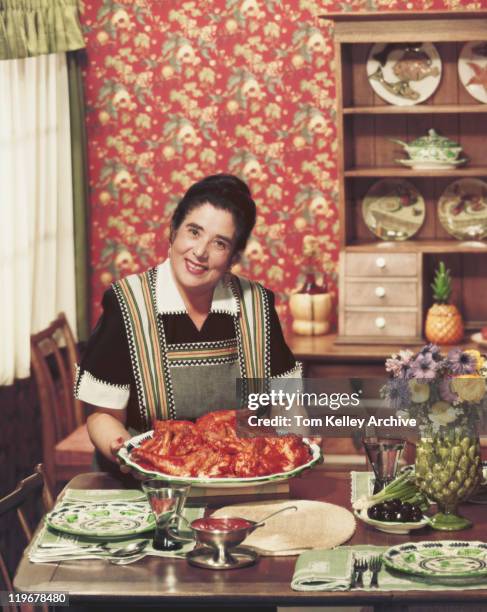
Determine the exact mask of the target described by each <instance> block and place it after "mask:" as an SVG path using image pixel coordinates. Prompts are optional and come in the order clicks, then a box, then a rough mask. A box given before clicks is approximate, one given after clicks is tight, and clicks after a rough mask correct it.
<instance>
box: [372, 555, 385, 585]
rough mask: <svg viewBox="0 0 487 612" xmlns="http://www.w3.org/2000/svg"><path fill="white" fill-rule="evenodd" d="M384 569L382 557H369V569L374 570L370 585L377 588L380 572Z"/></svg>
mask: <svg viewBox="0 0 487 612" xmlns="http://www.w3.org/2000/svg"><path fill="white" fill-rule="evenodd" d="M381 569H382V557H381V556H380V555H379V556H377V557H371V558H370V559H369V570H370V571H371V572H372V578H371V579H370V587H371V588H374V587H375V588H377V587H378V586H379V572H380V570H381Z"/></svg>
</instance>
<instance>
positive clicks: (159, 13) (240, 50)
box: [82, 0, 479, 322]
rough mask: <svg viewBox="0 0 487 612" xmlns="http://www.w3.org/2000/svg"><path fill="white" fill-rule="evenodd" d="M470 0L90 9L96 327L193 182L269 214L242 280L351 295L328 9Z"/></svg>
mask: <svg viewBox="0 0 487 612" xmlns="http://www.w3.org/2000/svg"><path fill="white" fill-rule="evenodd" d="M462 6H463V7H467V8H472V9H474V8H478V7H479V3H478V2H477V3H474V2H470V3H469V2H468V1H466V0H444V1H438V0H435V1H433V0H422V1H421V0H415V1H412V2H404V1H400V0H396V1H392V0H391V1H386V0H382V1H380V2H379V1H376V2H374V1H373V0H368V1H367V0H350V1H347V2H345V1H344V2H337V1H333V2H332V1H326V0H323V1H321V2H318V1H314V0H294V1H292V2H285V1H284V0H213V1H209V0H191V1H187V2H185V1H178V0H152V1H149V0H118V1H116V2H114V1H113V0H84V2H83V6H82V23H83V27H84V32H85V37H86V40H87V63H86V68H85V73H84V76H85V95H86V102H87V107H88V108H87V110H88V113H87V118H88V119H87V120H88V143H89V145H88V146H89V151H88V155H89V171H90V183H91V232H92V234H91V263H92V315H93V316H92V318H93V321H92V322H94V321H95V320H96V318H97V317H98V315H99V313H100V306H99V303H100V300H101V297H102V294H103V291H104V290H105V289H106V288H107V286H109V284H110V283H111V282H113V281H114V280H116V279H117V278H119V277H121V276H124V275H126V274H128V273H131V272H136V271H142V270H144V269H145V268H147V267H149V266H151V265H154V264H155V263H157V262H158V261H160V260H161V259H163V258H165V256H166V254H167V247H168V234H169V219H170V217H171V213H172V211H173V210H174V207H175V205H176V204H177V202H178V200H179V199H180V197H181V196H182V195H183V193H184V191H185V190H186V189H187V187H188V186H189V185H190V184H191V183H193V182H194V181H196V180H198V179H200V178H202V177H203V176H206V175H208V174H214V173H216V172H231V173H234V174H237V175H238V176H240V177H242V178H243V179H244V180H246V181H247V182H248V184H249V186H250V188H251V191H252V194H253V196H254V198H255V200H256V203H257V207H258V213H259V214H258V221H257V226H256V228H255V230H254V233H253V237H252V239H251V241H250V242H249V244H248V247H247V249H246V251H245V254H244V257H243V259H242V261H241V262H240V263H239V264H238V266H236V267H235V268H234V271H235V272H237V273H240V274H243V275H245V276H249V277H251V278H253V279H256V280H259V281H261V282H262V283H263V284H264V285H266V286H267V287H269V288H271V289H272V290H274V291H275V292H276V296H277V300H276V301H277V304H278V310H279V312H280V314H281V316H282V318H283V320H284V321H286V318H287V315H288V312H287V299H288V297H289V294H290V293H291V292H292V291H293V290H294V289H295V288H296V287H298V286H299V285H300V284H301V283H302V281H303V273H304V271H305V269H306V267H307V266H309V265H312V266H313V267H314V268H315V269H316V270H317V271H318V272H319V273H320V274H322V273H325V274H326V277H327V279H328V282H329V286H330V290H331V292H332V293H333V294H334V295H335V296H336V286H337V282H336V281H337V278H336V277H337V259H338V236H337V234H338V212H337V195H338V194H337V184H336V161H335V156H336V149H337V142H336V129H335V110H334V101H335V85H334V75H333V46H332V35H331V27H332V26H331V23H330V22H328V21H324V20H321V19H318V17H317V16H318V15H320V14H322V13H324V12H327V11H360V10H393V9H399V10H412V9H421V10H430V9H444V8H449V9H455V8H460V7H462Z"/></svg>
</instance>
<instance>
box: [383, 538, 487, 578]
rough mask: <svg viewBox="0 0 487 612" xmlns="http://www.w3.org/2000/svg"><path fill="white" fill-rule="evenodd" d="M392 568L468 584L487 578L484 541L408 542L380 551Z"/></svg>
mask: <svg viewBox="0 0 487 612" xmlns="http://www.w3.org/2000/svg"><path fill="white" fill-rule="evenodd" d="M382 559H383V561H384V564H385V565H386V566H387V567H388V568H389V569H391V570H394V571H397V572H400V573H402V574H408V575H410V576H415V577H418V578H422V579H424V580H425V581H426V582H437V583H443V584H462V583H463V584H467V583H469V582H476V581H484V580H485V579H486V578H487V543H485V542H463V541H456V540H444V541H436V542H407V543H406V544H399V545H397V546H392V547H391V548H389V549H388V550H386V552H385V553H384V554H383V556H382Z"/></svg>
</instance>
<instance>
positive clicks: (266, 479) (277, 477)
mask: <svg viewBox="0 0 487 612" xmlns="http://www.w3.org/2000/svg"><path fill="white" fill-rule="evenodd" d="M153 433H154V432H153V431H148V432H146V433H143V434H139V435H138V436H134V437H133V438H131V439H130V440H127V442H125V444H124V446H123V447H122V448H121V449H120V450H119V452H118V457H119V459H120V460H121V461H122V462H123V463H125V464H126V465H128V466H129V467H131V468H132V469H133V470H135V471H136V472H138V473H139V474H143V475H144V476H147V477H148V478H159V479H161V480H167V481H170V482H175V483H176V482H177V483H181V484H189V485H192V486H195V487H198V486H200V487H207V488H218V487H225V488H230V487H238V488H242V487H256V486H261V485H265V484H268V483H270V482H272V483H277V482H281V481H283V480H288V479H289V478H294V477H295V476H297V475H298V474H301V472H303V471H304V470H307V469H309V468H311V467H313V466H314V465H316V464H317V463H319V462H320V461H321V458H322V454H321V449H320V447H319V446H318V445H317V444H313V443H311V442H310V441H309V440H307V439H306V438H303V442H304V443H305V444H306V445H307V446H308V447H309V450H310V453H311V458H310V460H309V461H307V462H306V463H304V464H303V465H300V466H298V467H297V468H294V470H290V471H289V472H278V473H276V474H269V475H268V476H255V477H251V478H206V477H205V478H190V477H183V476H181V477H177V476H172V475H170V474H164V473H163V472H159V471H157V470H151V469H146V468H145V467H142V466H141V465H139V464H138V463H136V462H135V461H133V460H132V458H131V457H130V452H131V451H132V450H133V449H134V448H137V447H138V446H140V444H142V442H144V441H145V440H148V439H149V438H152V436H153Z"/></svg>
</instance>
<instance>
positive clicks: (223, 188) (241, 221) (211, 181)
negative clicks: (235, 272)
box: [171, 174, 256, 252]
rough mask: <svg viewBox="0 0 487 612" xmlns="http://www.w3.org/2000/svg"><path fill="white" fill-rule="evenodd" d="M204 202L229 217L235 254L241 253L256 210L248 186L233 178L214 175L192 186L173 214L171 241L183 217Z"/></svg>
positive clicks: (251, 227) (229, 175) (252, 224)
mask: <svg viewBox="0 0 487 612" xmlns="http://www.w3.org/2000/svg"><path fill="white" fill-rule="evenodd" d="M205 202H209V203H210V204H212V205H213V206H214V207H215V208H220V209H222V210H228V212H230V213H231V214H232V216H233V219H234V222H235V228H236V232H237V240H236V243H235V252H239V251H243V250H244V249H245V246H246V244H247V240H248V239H249V236H250V233H251V231H252V229H253V227H254V225H255V217H256V208H255V202H254V200H253V199H252V196H251V195H250V190H249V188H248V187H247V185H246V184H245V183H244V182H243V181H242V180H241V179H239V178H238V177H236V176H233V174H213V175H212V176H207V177H206V178H204V179H202V180H201V181H198V182H197V183H194V185H191V187H190V188H189V189H188V191H187V192H186V193H185V194H184V197H183V199H182V200H181V201H180V202H179V204H178V205H177V207H176V210H175V211H174V213H173V216H172V219H171V241H172V239H173V236H174V233H175V232H176V231H177V230H178V229H179V227H180V226H181V224H182V223H183V221H184V219H185V218H186V216H187V215H188V214H189V213H190V212H191V211H192V210H193V209H195V208H198V206H201V204H204V203H205Z"/></svg>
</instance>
